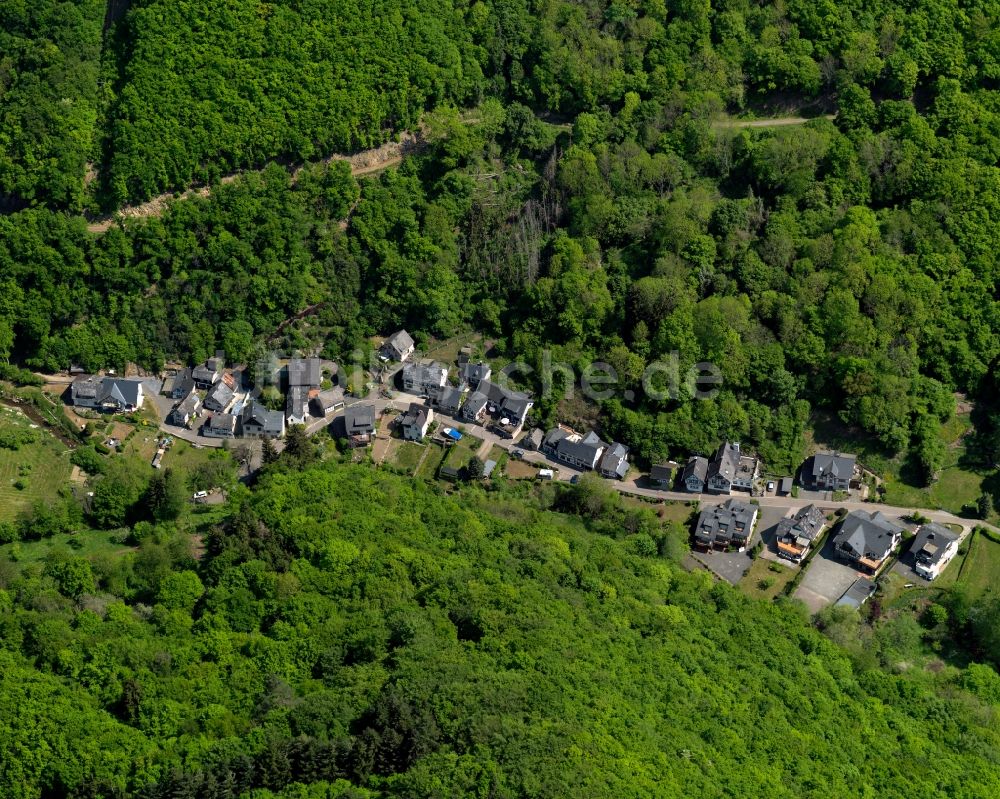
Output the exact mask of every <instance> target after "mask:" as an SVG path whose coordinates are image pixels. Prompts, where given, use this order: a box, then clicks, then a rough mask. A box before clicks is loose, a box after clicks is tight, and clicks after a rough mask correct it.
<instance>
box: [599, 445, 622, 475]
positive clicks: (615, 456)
mask: <svg viewBox="0 0 1000 799" xmlns="http://www.w3.org/2000/svg"><path fill="white" fill-rule="evenodd" d="M598 471H600V473H601V477H607V478H608V479H609V480H623V479H624V478H625V475H626V474H628V447H626V446H625V445H624V444H619V443H618V442H617V441H613V442H612V443H611V446H609V447H608V448H607V449H605V450H604V454H603V455H602V456H601V463H600V467H599V469H598Z"/></svg>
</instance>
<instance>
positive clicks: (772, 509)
mask: <svg viewBox="0 0 1000 799" xmlns="http://www.w3.org/2000/svg"><path fill="white" fill-rule="evenodd" d="M791 513H792V511H791V510H790V509H789V508H781V507H776V506H771V505H763V506H761V508H760V518H759V519H758V520H757V532H758V535H760V540H761V541H763V542H764V549H763V551H762V552H761V553H760V555H761V557H762V558H766V559H767V560H773V561H775V562H780V563H782V564H784V565H785V566H790V567H791V568H798V567H797V566H796V565H795V564H794V563H791V562H790V561H787V560H780V559H779V558H778V547H777V545H776V544H775V539H776V538H777V527H778V522H780V521H781V520H782V519H783V518H785V516H788V515H790V514H791Z"/></svg>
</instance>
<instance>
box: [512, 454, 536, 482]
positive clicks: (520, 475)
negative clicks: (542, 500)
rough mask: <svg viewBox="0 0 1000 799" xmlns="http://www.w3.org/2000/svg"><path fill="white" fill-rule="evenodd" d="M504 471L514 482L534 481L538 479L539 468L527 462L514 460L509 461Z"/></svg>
mask: <svg viewBox="0 0 1000 799" xmlns="http://www.w3.org/2000/svg"><path fill="white" fill-rule="evenodd" d="M504 471H505V472H506V474H507V476H508V477H509V478H511V479H512V480H534V479H535V478H536V477H538V466H536V465H535V464H533V463H528V462H527V461H516V460H514V459H513V458H512V459H510V460H508V461H507V465H506V467H505V468H504Z"/></svg>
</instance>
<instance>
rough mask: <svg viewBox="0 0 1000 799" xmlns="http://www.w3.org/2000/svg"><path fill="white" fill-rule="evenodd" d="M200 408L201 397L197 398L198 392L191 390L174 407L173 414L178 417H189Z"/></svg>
mask: <svg viewBox="0 0 1000 799" xmlns="http://www.w3.org/2000/svg"><path fill="white" fill-rule="evenodd" d="M200 406H201V397H199V396H198V392H197V391H195V390H194V389H192V390H191V391H190V392H189V393H188V395H187V396H186V397H185V398H184V399H182V400H181V401H180V402H178V403H177V405H176V406H175V407H174V412H175V413H178V414H180V415H183V414H187V415H188V416H190V415H191V414H193V413H195V412H196V411H197V410H198V408H199V407H200Z"/></svg>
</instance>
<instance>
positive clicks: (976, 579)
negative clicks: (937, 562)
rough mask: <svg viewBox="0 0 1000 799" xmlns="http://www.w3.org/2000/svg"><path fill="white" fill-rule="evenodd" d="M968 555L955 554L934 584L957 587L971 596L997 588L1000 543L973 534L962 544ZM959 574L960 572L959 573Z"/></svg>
mask: <svg viewBox="0 0 1000 799" xmlns="http://www.w3.org/2000/svg"><path fill="white" fill-rule="evenodd" d="M965 547H968V549H969V551H968V555H967V556H966V557H965V558H964V560H965V565H964V566H963V565H962V562H963V556H962V555H961V554H959V555H957V556H956V557H955V559H954V560H953V561H952V562H951V563H949V564H948V568H947V569H945V571H944V573H943V574H942V575H941V576H940V577H938V578H937V579H936V580H935V581H934V586H935V587H936V588H958V589H960V590H962V591H964V592H966V593H967V594H968V596H969V598H970V599H973V600H975V599H978V598H979V597H981V596H982V595H983V594H985V593H987V592H988V591H993V590H1000V544H997V543H994V542H993V541H990V540H989V539H988V538H986V537H985V536H982V535H979V534H978V533H977V534H974V535H973V536H971V537H970V538H969V540H968V541H966V543H965V544H964V545H963V549H964V548H965ZM960 574H961V576H959V575H960Z"/></svg>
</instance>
